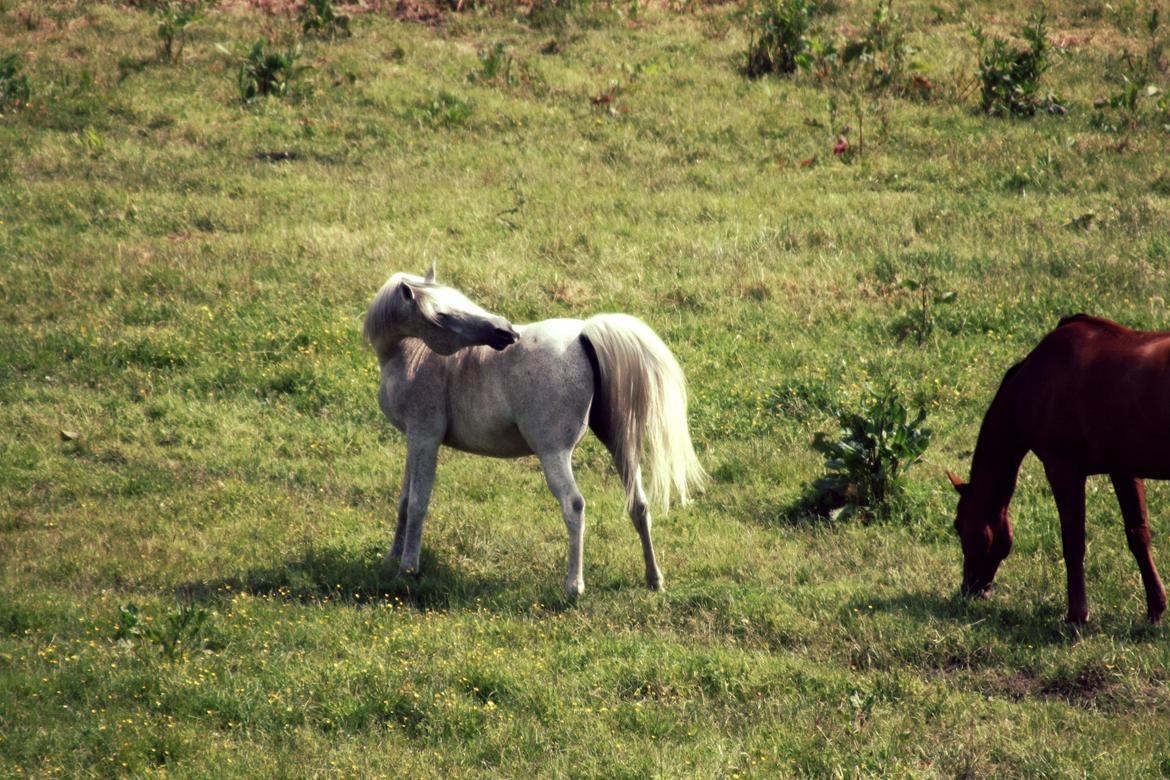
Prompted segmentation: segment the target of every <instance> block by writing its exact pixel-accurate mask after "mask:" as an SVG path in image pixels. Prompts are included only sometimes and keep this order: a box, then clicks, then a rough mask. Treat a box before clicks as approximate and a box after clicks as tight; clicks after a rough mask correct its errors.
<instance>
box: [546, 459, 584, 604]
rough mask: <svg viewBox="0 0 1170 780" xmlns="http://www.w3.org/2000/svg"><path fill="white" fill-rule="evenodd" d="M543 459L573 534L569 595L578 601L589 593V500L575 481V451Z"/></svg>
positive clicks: (570, 539) (566, 581) (570, 549)
mask: <svg viewBox="0 0 1170 780" xmlns="http://www.w3.org/2000/svg"><path fill="white" fill-rule="evenodd" d="M539 457H540V465H541V468H543V469H544V479H545V481H546V482H547V483H548V489H549V490H550V491H552V494H553V495H554V496H556V499H557V501H559V502H560V504H561V515H562V516H563V517H564V518H565V528H566V529H567V530H568V532H569V573H568V574H567V575H566V576H565V595H566V596H567V597H568V598H570V599H575V598H577V597H578V596H580V595H581V594H582V593H584V592H585V575H584V574H583V573H582V570H581V569H582V563H581V560H582V558H583V557H584V554H585V499H584V497H582V495H581V491H580V490H578V489H577V480H576V479H574V478H573V461H572V459H573V451H572V450H571V449H570V450H561V451H558V452H554V453H549V454H541V455H539Z"/></svg>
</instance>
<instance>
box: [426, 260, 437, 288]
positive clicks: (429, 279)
mask: <svg viewBox="0 0 1170 780" xmlns="http://www.w3.org/2000/svg"><path fill="white" fill-rule="evenodd" d="M423 281H424V282H426V283H427V284H434V283H435V261H434V260H432V261H431V267H430V269H428V270H427V276H426V278H425V279H423Z"/></svg>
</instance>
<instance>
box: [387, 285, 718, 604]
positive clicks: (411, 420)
mask: <svg viewBox="0 0 1170 780" xmlns="http://www.w3.org/2000/svg"><path fill="white" fill-rule="evenodd" d="M364 335H365V338H366V340H367V341H368V342H369V343H370V345H371V346H372V347H373V349H374V352H375V353H376V354H377V356H378V362H379V363H380V365H381V374H382V382H381V387H380V388H379V390H378V401H379V404H380V405H381V407H382V411H383V412H384V413H385V414H386V416H387V417H388V418H389V419H390V422H392V423H393V424H394V426H395V427H396V428H398V429H399V430H401V431H402V432H403V433H405V434H406V475H405V477H404V479H403V484H402V497H401V499H400V500H399V502H398V525H397V529H396V530H395V532H394V543H393V545H392V546H391V548H390V552H389V553H387V555H386V557H385V559H384V561H383V564H384V565H386V566H390V565H392V564H393V562H394V561H395V560H398V574H399V576H402V575H404V574H415V575H417V573H418V567H419V548H420V545H421V541H422V529H423V519H424V517H425V516H426V512H427V504H428V502H429V501H430V497H431V487H432V485H433V484H434V479H435V463H436V460H437V456H438V451H439V446H440V445H442V444H446V445H447V446H449V447H454V448H456V449H459V450H464V451H465V452H473V453H477V454H479V455H489V456H493V457H500V458H514V457H520V456H522V455H531V454H535V455H536V456H537V458H539V459H540V465H541V468H542V469H543V470H544V476H545V480H546V481H547V483H548V487H549V490H551V491H552V493H553V495H554V496H555V497H556V498H557V500H558V501H559V502H560V505H561V512H562V514H563V516H564V520H565V526H566V527H567V528H568V531H569V572H568V576H567V578H566V579H565V592H566V594H567V595H568V596H569V597H570V598H573V597H576V596H577V595H579V594H581V593H582V592H583V591H584V589H585V580H584V576H583V575H582V571H581V556H582V550H583V535H584V530H585V500H584V499H583V498H582V497H581V491H579V490H578V489H577V482H576V480H574V478H573V465H572V455H573V450H574V449H575V448H576V446H577V444H578V443H579V442H580V441H581V438H582V437H583V436H584V435H585V430H586V428H592V429H593V431H594V433H595V434H597V437H598V438H599V439H601V441H602V443H604V444H605V446H606V447H607V448H608V449H609V452H610V454H611V455H612V456H613V460H614V464H615V466H616V467H617V470H618V473H619V474H620V475H621V477H622V483H623V484H624V485H625V488H626V498H627V500H626V505H627V509H628V511H629V514H630V518H631V520H633V522H634V528H635V529H636V530H637V532H638V536H639V537H640V538H641V540H642V554H643V557H644V559H645V563H646V584H647V585H648V586H649V587H650V588H652V589H655V590H657V589H660V588H661V587H662V572H661V571H660V570H659V568H658V563H657V561H656V560H655V557H654V545H653V543H652V542H651V540H650V510H649V503H650V502H653V503H655V504H657V505H659V506H661V507H662V509H663V510H664V511H665V510H666V509H667V508H668V507H669V505H670V499H671V496H672V495H675V494H676V495H677V496H678V499H679V501H680V502H682V503H686V502H687V500H688V498H689V496H690V493H691V491H692V490H694V489H696V488H698V487H699V486H700V485H701V484H702V482H703V480H704V479H705V474H704V473H703V469H702V467H701V466H700V465H699V461H698V458H696V457H695V450H694V447H693V446H692V444H691V437H690V433H689V429H688V426H687V392H686V380H685V378H684V377H683V373H682V369H681V368H679V365H678V362H677V361H676V360H675V359H674V356H673V355H672V354H671V353H670V350H669V349H668V348H667V346H666V345H665V344H663V343H662V340H661V339H659V338H658V336H656V335H655V334H654V331H652V330H650V328H649V327H648V326H647V325H646V324H645V323H643V322H642V321H641V320H638V319H636V318H634V317H631V316H629V315H626V314H599V315H597V316H595V317H592V318H590V319H588V320H570V319H555V320H543V321H541V322H534V323H532V324H529V325H517V326H513V325H512V324H511V323H509V322H508V321H507V320H505V319H503V318H502V317H498V316H496V315H494V314H491V313H489V312H487V311H484V310H483V309H481V308H480V307H479V306H476V305H475V304H474V303H472V302H471V301H469V300H468V299H467V298H466V297H465V296H464V295H463V294H462V293H460V292H459V291H457V290H455V289H453V288H450V287H444V286H442V285H440V284H439V283H438V282H437V281H436V280H435V269H434V266H433V265H432V266H431V270H430V271H429V272H428V273H427V275H426V277H419V276H411V275H409V274H402V273H398V274H395V275H394V276H391V277H390V279H389V280H388V281H387V282H386V284H384V285H383V286H382V289H381V290H379V291H378V294H377V295H376V296H375V297H374V301H373V303H371V304H370V308H369V311H368V312H367V313H366V321H365V329H364ZM643 465H645V466H646V467H647V486H648V492H649V500H648V498H647V490H646V489H644V488H643V483H642V476H643V475H642V466H643Z"/></svg>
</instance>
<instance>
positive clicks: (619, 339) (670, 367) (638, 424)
mask: <svg viewBox="0 0 1170 780" xmlns="http://www.w3.org/2000/svg"><path fill="white" fill-rule="evenodd" d="M581 345H582V347H583V348H584V349H585V354H586V355H587V356H588V357H589V362H590V364H591V365H592V366H593V375H594V386H595V388H596V390H595V392H594V395H593V407H592V409H591V411H590V414H589V426H590V427H591V428H593V432H594V433H596V434H597V437H598V438H599V439H601V441H602V442H603V443H604V444H605V446H606V447H608V448H609V450H610V452H611V453H613V457H614V462H615V464H616V465H617V468H618V471H619V472H621V475H622V482H623V484H624V485H625V486H626V503H627V505H628V506H629V507H632V506H633V504H634V500H635V495H636V488H635V486H636V484H637V480H636V476H637V473H638V467H639V465H640V464H642V462H643V460H645V465H646V467H647V471H648V474H647V475H646V492H647V494H648V496H649V498H650V502H651V503H652V504H658V505H660V506H661V507H662V508H663V510H666V509H668V508H669V507H670V498H671V494H672V493H677V494H678V498H679V501H680V503H683V504H685V503H687V501H688V500H689V497H690V493H691V491H693V490H696V489H698V488H699V487H701V486H702V484H703V482H704V480H705V479H706V477H707V475H706V473H705V472H704V471H703V467H702V466H701V465H700V464H699V459H698V458H697V457H696V456H695V448H694V446H693V445H692V444H691V434H690V429H689V427H688V426H687V384H686V377H684V376H683V372H682V368H680V367H679V364H678V361H677V360H675V359H674V355H672V354H671V353H670V349H669V348H668V347H667V346H666V345H665V344H663V343H662V339H660V338H658V336H657V335H655V333H654V331H652V330H650V328H649V326H648V325H646V323H644V322H642V321H641V320H639V319H637V318H635V317H631V316H629V315H627V314H599V315H597V316H596V317H593V318H591V319H589V320H588V321H587V322H586V323H585V327H584V329H583V330H582V331H581Z"/></svg>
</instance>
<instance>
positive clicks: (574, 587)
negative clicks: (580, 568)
mask: <svg viewBox="0 0 1170 780" xmlns="http://www.w3.org/2000/svg"><path fill="white" fill-rule="evenodd" d="M584 592H585V582H584V581H583V580H582V581H578V582H574V581H572V580H567V581H566V582H565V598H567V599H568V600H569V601H576V600H577V599H578V598H580V597H581V594H582V593H584Z"/></svg>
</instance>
